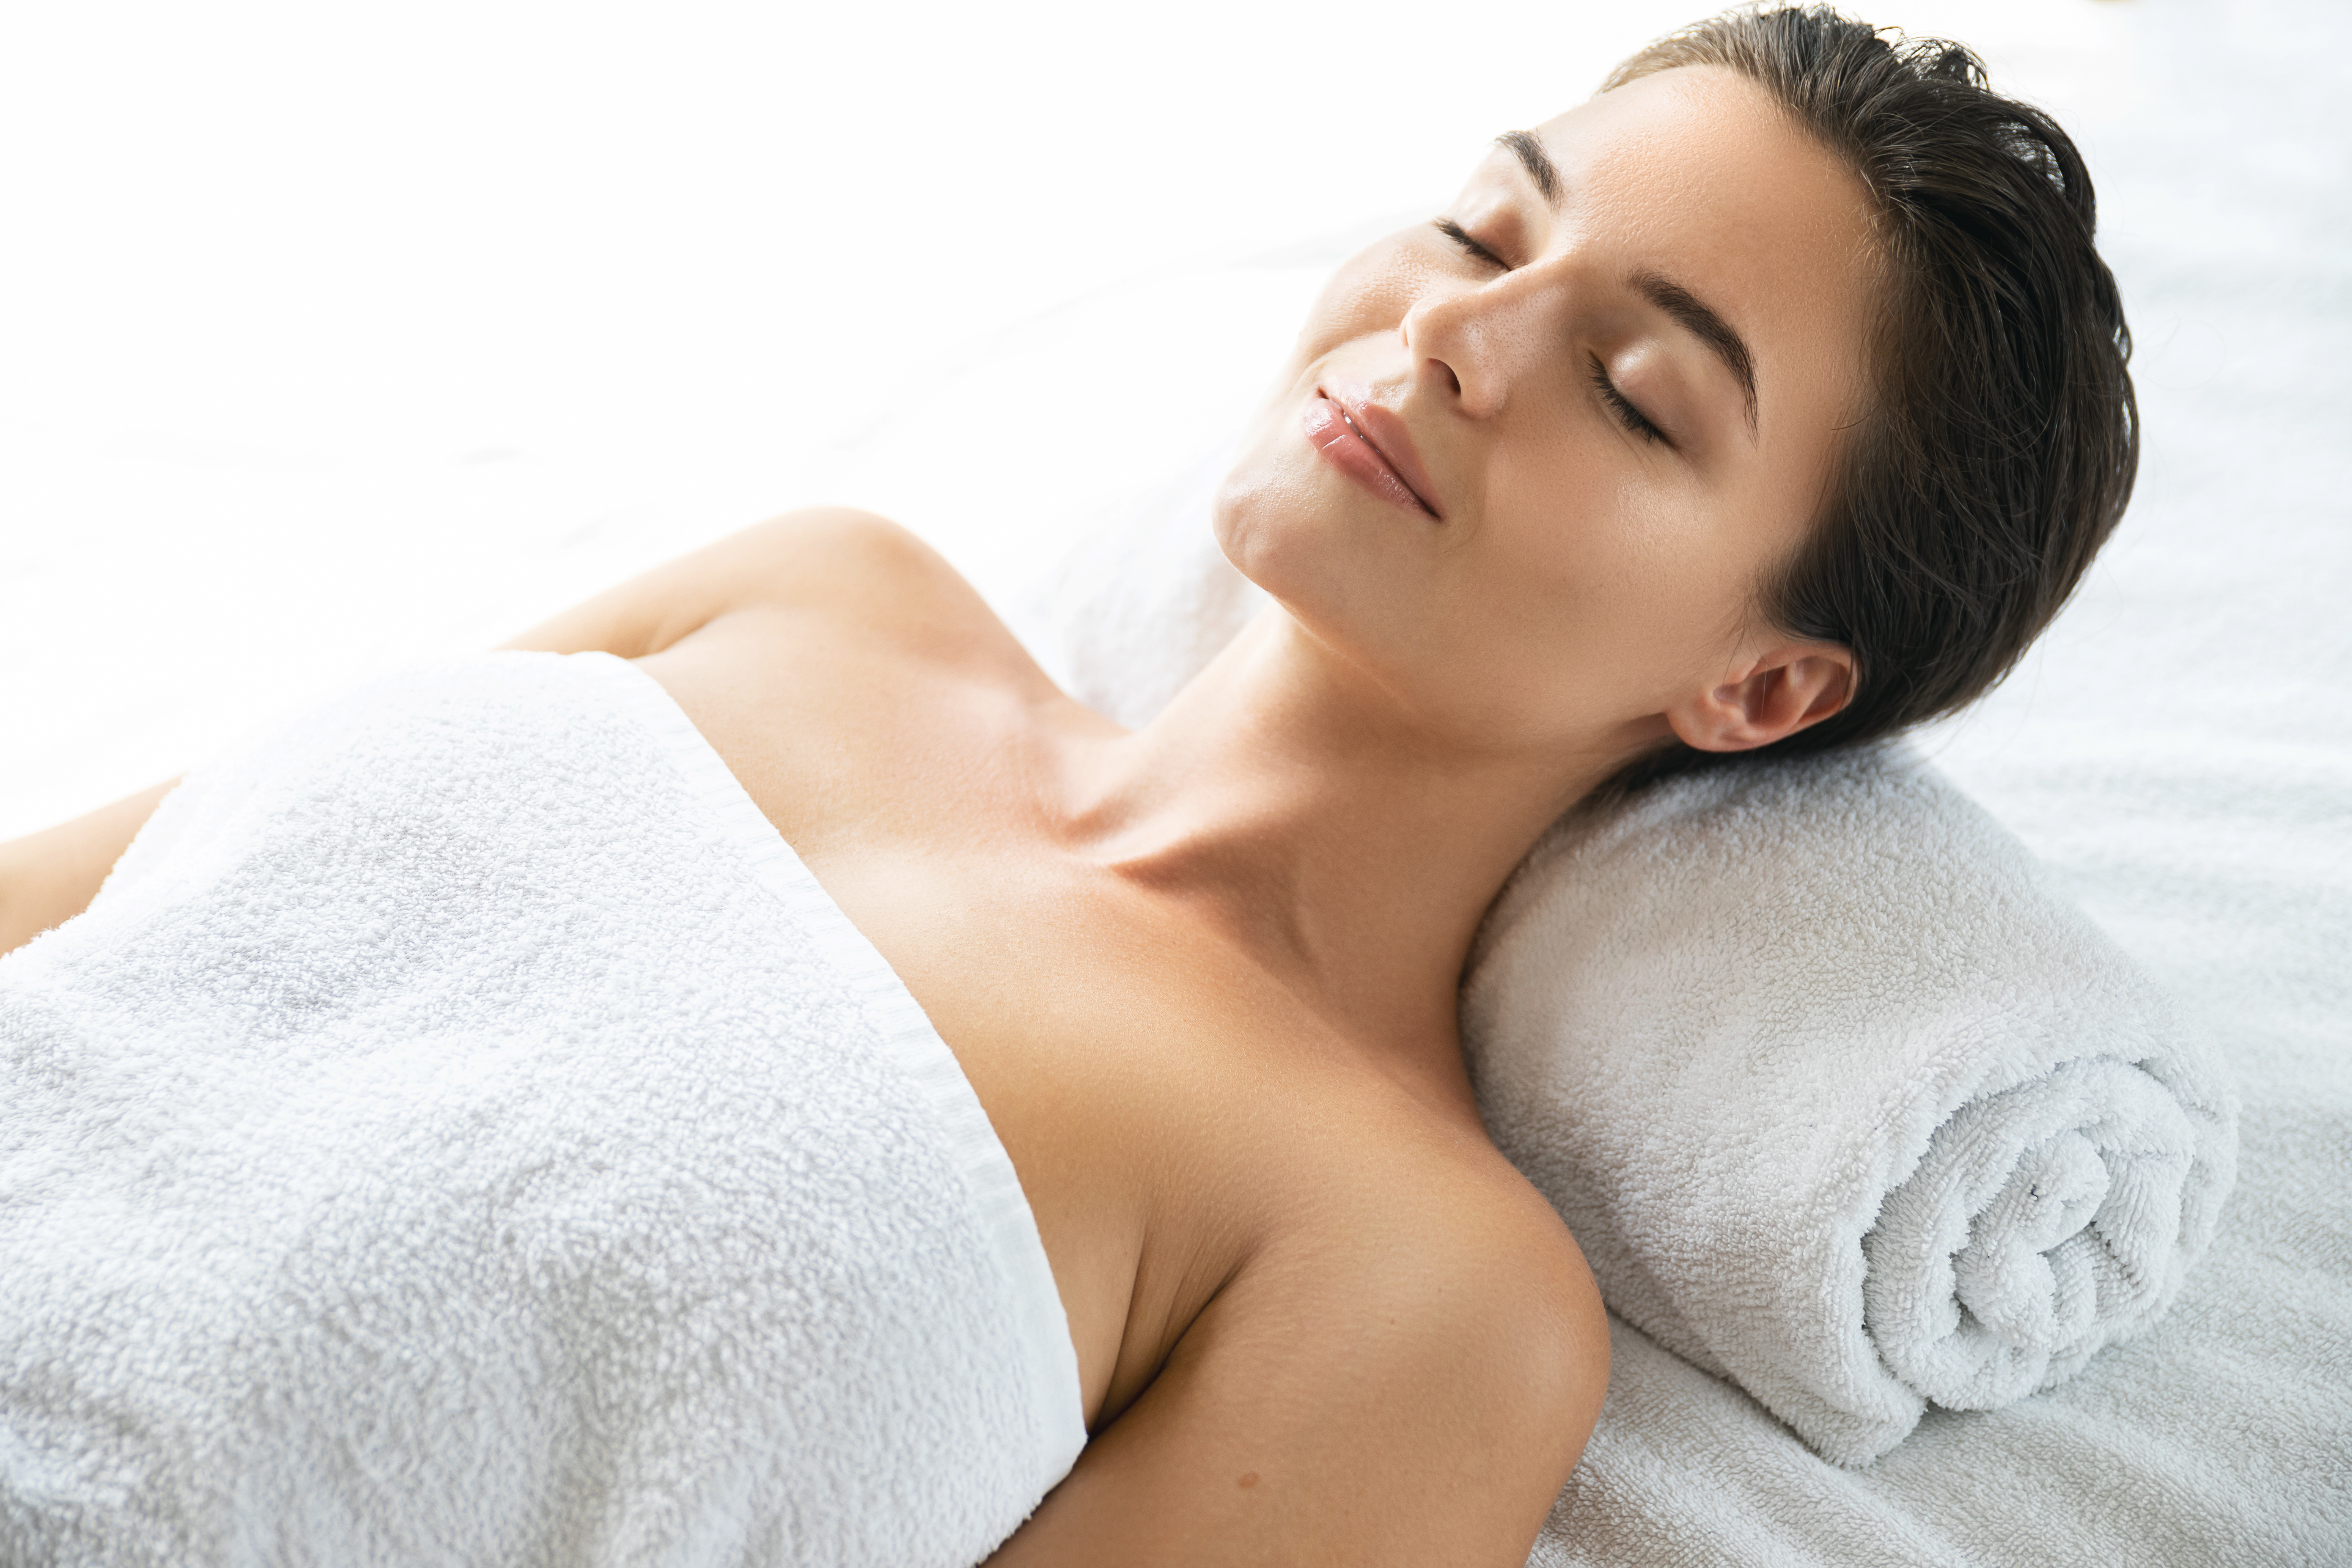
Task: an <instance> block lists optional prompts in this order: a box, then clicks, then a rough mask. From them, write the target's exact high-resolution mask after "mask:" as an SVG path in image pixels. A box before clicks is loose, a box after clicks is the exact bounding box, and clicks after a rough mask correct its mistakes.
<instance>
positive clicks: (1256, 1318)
mask: <svg viewBox="0 0 2352 1568" xmlns="http://www.w3.org/2000/svg"><path fill="white" fill-rule="evenodd" d="M1547 1218H1549V1216H1547ZM1521 1228H1523V1229H1525V1230H1526V1231H1527V1233H1528V1235H1527V1237H1525V1240H1524V1241H1523V1242H1522V1243H1521V1244H1519V1245H1516V1246H1511V1247H1496V1246H1493V1245H1480V1246H1475V1247H1473V1246H1467V1245H1462V1244H1460V1242H1459V1241H1458V1240H1456V1239H1449V1238H1445V1237H1425V1236H1424V1237H1387V1238H1384V1239H1385V1241H1386V1242H1387V1245H1383V1246H1381V1247H1378V1248H1377V1249H1373V1248H1363V1249H1360V1253H1359V1258H1358V1267H1356V1268H1351V1269H1348V1270H1342V1271H1332V1270H1329V1269H1328V1268H1325V1267H1319V1266H1318V1268H1317V1269H1316V1270H1315V1272H1316V1274H1317V1276H1318V1283H1317V1285H1316V1287H1315V1289H1316V1290H1317V1291H1318V1304H1317V1305H1316V1306H1315V1307H1314V1308H1313V1309H1312V1310H1301V1309H1302V1308H1304V1307H1305V1306H1306V1304H1307V1303H1306V1301H1305V1300H1302V1299H1301V1298H1299V1297H1298V1296H1297V1294H1296V1293H1295V1292H1292V1291H1289V1290H1286V1289H1281V1288H1279V1287H1276V1289H1275V1290H1274V1291H1273V1292H1272V1293H1271V1294H1270V1295H1269V1294H1264V1293H1261V1294H1259V1295H1258V1296H1256V1297H1255V1299H1253V1296H1252V1293H1251V1292H1249V1291H1248V1290H1246V1289H1243V1290H1238V1291H1234V1290H1229V1291H1228V1293H1226V1294H1224V1295H1221V1296H1220V1297H1219V1298H1218V1299H1217V1300H1215V1301H1214V1302H1213V1303H1212V1304H1211V1306H1210V1309H1209V1310H1207V1311H1206V1312H1204V1313H1202V1316H1201V1318H1200V1319H1199V1320H1197V1321H1195V1322H1194V1324H1193V1326H1192V1329H1190V1330H1189V1331H1187V1332H1186V1334H1185V1336H1184V1338H1183V1340H1182V1341H1181V1342H1180V1343H1179V1345H1178V1347H1177V1350H1176V1352H1175V1353H1174V1354H1173V1355H1172V1356H1171V1357H1170V1359H1169V1362H1168V1364H1167V1365H1166V1366H1165V1367H1164V1368H1163V1369H1162V1370H1161V1372H1160V1375H1159V1377H1158V1378H1157V1379H1156V1380H1154V1382H1153V1383H1152V1384H1151V1386H1150V1388H1149V1389H1147V1390H1146V1391H1145V1393H1144V1394H1143V1395H1142V1397H1141V1398H1139V1400H1137V1402H1136V1403H1135V1405H1133V1406H1131V1407H1130V1408H1129V1410H1128V1411H1127V1412H1126V1413H1125V1414H1124V1415H1121V1416H1120V1417H1119V1418H1118V1421H1117V1422H1115V1423H1113V1424H1112V1425H1111V1426H1109V1427H1108V1429H1106V1430H1105V1431H1103V1432H1102V1433H1100V1434H1099V1435H1097V1436H1096V1437H1095V1439H1094V1440H1093V1441H1092V1442H1091V1443H1089V1444H1088V1445H1087V1449H1086V1452H1085V1453H1084V1454H1083V1455H1082V1456H1080V1458H1079V1460H1078V1463H1077V1466H1076V1468H1075V1469H1074V1470H1073V1471H1072V1472H1071V1473H1070V1475H1069V1476H1068V1478H1067V1479H1065V1480H1064V1481H1063V1482H1062V1484H1061V1485H1060V1486H1059V1487H1057V1488H1055V1490H1054V1492H1053V1493H1052V1495H1051V1496H1049V1497H1048V1498H1047V1499H1046V1500H1045V1503H1044V1505H1043V1506H1042V1507H1040V1508H1039V1509H1038V1510H1037V1512H1036V1514H1035V1516H1034V1517H1033V1518H1032V1519H1031V1520H1030V1521H1029V1522H1028V1523H1027V1524H1025V1525H1024V1526H1023V1527H1022V1528H1021V1530H1020V1531H1017V1532H1016V1533H1015V1534H1014V1535H1013V1539H1012V1540H1011V1541H1009V1542H1006V1543H1005V1544H1004V1546H1003V1549H1002V1550H1000V1551H999V1552H997V1554H996V1555H995V1556H994V1557H992V1558H991V1559H990V1560H989V1568H1065V1565H1066V1568H1079V1565H1082V1564H1092V1563H1123V1564H1132V1565H1135V1568H1163V1565H1165V1568H1172V1565H1175V1564H1201V1565H1202V1568H1208V1565H1211V1564H1215V1565H1220V1568H1230V1565H1236V1564H1243V1563H1268V1564H1272V1563H1281V1564H1286V1565H1288V1564H1301V1563H1334V1564H1338V1563H1347V1564H1350V1565H1362V1564H1394V1565H1396V1568H1426V1565H1427V1564H1430V1563H1454V1564H1470V1565H1486V1568H1520V1565H1521V1564H1523V1563H1525V1562H1526V1561H1527V1555H1528V1551H1529V1550H1530V1548H1531V1547H1532V1546H1533V1544H1534V1542H1535V1537H1536V1533H1537V1531H1538V1530H1540V1529H1541V1528H1542V1525H1543V1521H1544V1518H1545V1516H1546V1514H1547V1513H1548V1512H1549V1510H1550V1509H1551V1506H1552V1503H1553V1501H1554V1500H1555V1499H1556V1498H1557V1496H1558V1494H1559V1489H1560V1487H1561V1486H1562V1485H1564V1484H1565V1483H1566V1481H1567V1479H1568V1476H1569V1473H1570V1470H1571V1469H1573V1468H1575V1465H1576V1461H1577V1458H1578V1457H1579V1456H1580V1454H1581V1453H1582V1451H1583V1447H1584V1443H1585V1439H1586V1438H1587V1436H1589V1435H1590V1434H1591V1430H1592V1426H1593V1423H1594V1421H1595V1420H1596V1419H1597V1418H1598V1416H1599V1415H1600V1409H1601V1396H1602V1394H1603V1392H1604V1391H1605V1389H1606V1386H1607V1382H1608V1364H1609V1333H1608V1325H1607V1321H1606V1318H1605V1317H1604V1315H1603V1314H1602V1311H1601V1303H1600V1298H1599V1294H1598V1292H1597V1291H1596V1290H1595V1289H1593V1286H1592V1282H1591V1274H1590V1273H1589V1272H1588V1271H1587V1270H1586V1269H1585V1267H1584V1263H1583V1259H1582V1258H1581V1256H1580V1255H1579V1254H1578V1252H1577V1250H1576V1248H1575V1246H1574V1244H1573V1243H1572V1242H1570V1240H1569V1238H1568V1236H1567V1233H1566V1232H1565V1231H1564V1230H1562V1229H1560V1228H1559V1225H1558V1222H1557V1220H1551V1221H1550V1224H1549V1235H1539V1234H1538V1233H1539V1232H1541V1230H1542V1229H1543V1227H1542V1226H1540V1225H1538V1226H1526V1227H1521ZM1488 1239H1489V1241H1491V1237H1490V1238H1488ZM1526 1242H1532V1243H1534V1245H1533V1246H1528V1245H1526V1244H1525V1243H1526Z"/></svg>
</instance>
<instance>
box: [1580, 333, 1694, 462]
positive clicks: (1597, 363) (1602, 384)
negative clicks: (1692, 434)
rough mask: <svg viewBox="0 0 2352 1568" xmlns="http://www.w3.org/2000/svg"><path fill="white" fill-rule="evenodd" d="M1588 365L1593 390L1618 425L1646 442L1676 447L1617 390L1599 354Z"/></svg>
mask: <svg viewBox="0 0 2352 1568" xmlns="http://www.w3.org/2000/svg"><path fill="white" fill-rule="evenodd" d="M1588 363H1590V365H1591V369H1590V371H1589V372H1588V374H1590V376H1591V380H1592V390H1593V391H1595V392H1597V393H1599V394H1600V395H1601V402H1603V403H1605V404H1607V405H1609V411H1610V412H1611V413H1612V414H1614V415H1615V416H1617V423H1619V424H1620V425H1622V426H1625V428H1626V429H1627V430H1629V431H1631V432H1632V433H1633V434H1634V435H1636V436H1639V437H1641V438H1642V439H1643V440H1644V441H1655V442H1657V443H1658V444H1660V445H1661V446H1666V447H1671V446H1673V445H1674V443H1673V442H1672V441H1669V440H1667V439H1666V433H1665V432H1664V430H1661V429H1659V428H1658V427H1657V426H1654V425H1653V424H1651V423H1650V422H1649V420H1648V419H1647V418H1645V417H1644V416H1643V413H1642V411H1641V410H1640V409H1638V408H1636V407H1634V406H1633V402H1632V400H1631V399H1629V398H1627V397H1626V395H1624V394H1623V393H1622V392H1620V391H1618V390H1617V384H1616V383H1615V382H1613V381H1612V380H1610V379H1609V371H1608V368H1607V367H1606V366H1604V365H1603V364H1602V363H1601V356H1600V355H1599V354H1592V355H1591V356H1589V361H1588Z"/></svg>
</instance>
